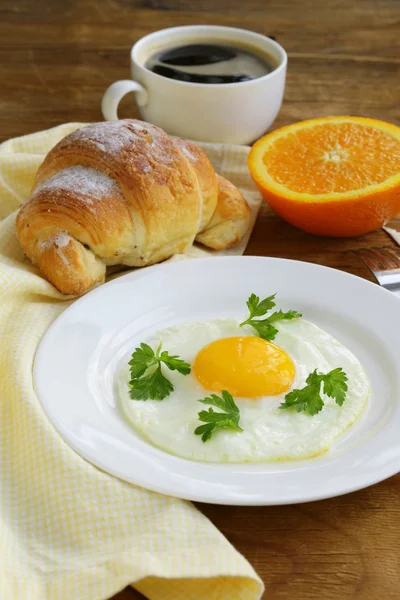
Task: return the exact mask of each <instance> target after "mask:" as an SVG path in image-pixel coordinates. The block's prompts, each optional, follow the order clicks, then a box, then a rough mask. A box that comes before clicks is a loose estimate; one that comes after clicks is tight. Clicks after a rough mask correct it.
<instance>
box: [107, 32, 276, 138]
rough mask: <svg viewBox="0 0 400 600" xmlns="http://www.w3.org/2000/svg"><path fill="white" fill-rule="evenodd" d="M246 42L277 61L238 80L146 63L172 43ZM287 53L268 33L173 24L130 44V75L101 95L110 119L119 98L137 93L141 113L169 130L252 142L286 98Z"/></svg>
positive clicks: (247, 45) (183, 135)
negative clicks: (163, 70) (193, 79)
mask: <svg viewBox="0 0 400 600" xmlns="http://www.w3.org/2000/svg"><path fill="white" fill-rule="evenodd" d="M207 42H213V43H225V44H229V45H233V46H235V44H236V45H239V46H244V47H245V48H248V49H249V50H251V48H254V50H255V52H257V54H261V56H262V55H263V54H264V55H265V56H266V58H267V59H268V58H269V61H271V60H272V61H273V63H274V65H275V69H274V70H272V71H271V72H270V73H268V74H267V75H263V76H262V77H258V78H257V79H252V80H249V81H242V82H238V83H223V84H205V83H188V82H184V81H178V80H175V79H168V78H167V77H163V76H161V75H157V74H156V73H153V72H152V71H150V70H149V69H146V67H145V63H146V61H147V59H148V58H149V57H150V56H152V55H154V54H155V53H156V52H158V51H160V50H163V49H166V48H171V47H173V46H178V45H183V44H188V43H190V44H193V43H207ZM286 65H287V56H286V52H285V50H284V49H283V48H282V46H280V45H279V44H278V43H277V42H275V41H273V40H271V39H270V38H268V37H266V36H264V35H260V34H258V33H254V32H252V31H247V30H245V29H236V28H234V27H220V26H217V25H193V26H191V25H189V26H184V27H171V28H170V29H162V30H161V31H156V32H155V33H150V34H149V35H146V36H145V37H143V38H141V39H140V40H139V41H138V42H136V44H135V45H134V46H133V47H132V50H131V71H132V80H131V79H128V80H124V81H116V82H115V83H113V84H112V85H110V87H109V88H108V89H107V91H106V92H105V94H104V96H103V100H102V112H103V116H104V118H105V119H106V120H107V121H113V120H115V119H118V114H117V109H118V104H119V102H120V101H121V99H122V98H123V97H124V96H125V94H127V93H129V92H135V93H136V102H137V105H138V107H139V112H140V115H141V118H142V119H143V120H145V121H148V122H150V123H153V124H154V125H158V126H159V127H162V129H164V130H165V131H167V132H168V133H169V134H171V135H177V136H180V137H184V138H189V139H192V140H199V141H206V142H225V143H229V144H249V143H251V142H253V141H254V140H256V139H257V138H259V137H260V136H261V135H263V133H265V131H266V130H267V129H268V127H269V126H270V125H271V124H272V123H273V121H274V119H275V117H276V115H277V114H278V111H279V109H280V107H281V104H282V98H283V93H284V89H285V78H286Z"/></svg>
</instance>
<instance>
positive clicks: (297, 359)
mask: <svg viewBox="0 0 400 600" xmlns="http://www.w3.org/2000/svg"><path fill="white" fill-rule="evenodd" d="M278 327H279V333H278V334H277V336H276V338H275V339H274V341H273V343H274V344H276V345H277V346H280V347H281V348H283V350H285V352H287V354H288V355H289V356H290V357H291V359H292V360H293V362H294V364H295V367H296V374H295V378H294V381H293V384H292V386H291V388H290V389H289V390H287V392H285V393H284V394H280V395H278V396H264V397H262V398H259V399H253V398H249V399H246V398H235V402H236V404H237V406H238V407H239V409H240V426H241V427H242V428H243V432H241V433H237V432H233V431H229V430H227V431H224V430H221V431H218V432H216V433H215V434H214V435H213V436H212V438H211V439H210V440H209V441H207V442H205V443H203V442H202V440H201V437H200V436H197V435H194V433H193V432H194V430H195V429H196V427H198V426H199V425H201V423H200V421H199V420H198V412H199V411H200V410H203V409H208V406H205V405H203V404H200V403H199V402H197V400H199V399H200V398H204V397H205V396H207V395H209V394H210V393H212V392H210V391H208V390H205V389H204V388H203V387H202V386H201V385H200V384H199V383H198V381H197V379H196V378H195V376H194V374H193V373H191V374H190V375H187V376H183V375H181V374H179V373H177V372H176V371H169V370H168V369H167V368H166V367H163V372H164V374H165V375H166V376H167V377H168V379H169V380H170V381H171V382H172V384H173V385H174V391H173V392H172V393H171V395H170V396H168V397H167V398H165V399H164V400H162V401H157V400H146V401H143V400H132V399H131V398H130V396H129V387H128V381H129V367H128V365H127V364H124V366H123V367H122V368H121V369H120V371H119V372H118V373H117V376H116V385H117V392H118V396H119V400H120V404H121V406H122V409H123V412H124V413H125V415H126V417H127V418H128V420H129V421H130V423H132V424H133V425H134V426H135V427H136V428H137V429H138V430H139V431H140V432H141V434H142V435H143V436H145V437H146V438H147V439H148V440H149V441H151V442H152V443H153V444H154V445H155V446H158V447H159V448H162V449H163V450H166V451H168V452H170V453H171V454H175V455H177V456H181V457H184V458H187V459H191V460H198V461H206V462H224V463H243V462H259V461H277V460H291V459H304V458H309V457H312V456H316V455H318V454H321V453H322V452H325V451H326V450H328V449H329V447H330V446H331V444H332V442H333V441H334V440H335V438H337V437H338V436H339V435H340V434H342V433H343V432H344V431H345V430H346V429H347V428H348V427H349V426H350V425H352V424H353V423H354V421H355V420H356V419H357V418H358V417H359V416H360V414H361V413H362V411H363V409H364V407H365V405H366V402H367V399H368V395H369V383H368V379H367V377H366V375H365V373H364V371H363V368H362V366H361V364H360V362H359V361H358V360H357V358H356V357H355V356H354V355H353V354H352V353H351V352H350V350H348V349H347V348H346V347H345V346H343V344H341V343H340V342H339V341H338V340H336V339H335V338H333V337H332V336H331V335H330V334H328V333H327V332H325V331H323V330H322V329H320V328H319V327H317V326H316V325H314V324H313V323H310V322H309V321H306V320H305V319H297V320H295V321H287V322H282V323H279V324H278ZM254 334H255V332H254V330H253V329H252V328H251V327H248V326H246V327H239V321H236V320H235V319H217V320H214V321H207V322H197V323H186V324H181V325H178V326H175V327H170V328H168V329H164V330H161V331H158V332H157V334H156V335H155V336H154V338H152V339H151V340H143V341H146V342H147V343H149V344H150V345H151V346H152V347H153V348H156V347H157V346H158V345H159V343H160V342H162V345H163V349H164V350H168V352H169V353H170V354H177V355H179V357H180V358H182V359H184V360H186V361H187V362H188V363H190V364H192V363H193V360H194V358H195V356H196V354H197V353H198V352H199V350H200V349H201V348H203V346H205V345H206V344H209V343H210V342H212V341H214V340H217V339H220V338H224V337H231V336H245V335H254ZM133 349H134V348H132V351H133ZM336 367H342V369H343V370H344V371H345V372H346V374H347V376H348V392H347V397H346V400H345V402H344V404H343V406H342V407H339V406H338V405H337V404H336V403H335V401H334V400H333V399H331V398H327V397H324V403H325V405H324V408H323V409H322V411H321V412H320V413H318V414H317V415H314V416H310V415H308V414H306V413H296V411H295V410H294V409H288V410H282V409H279V405H280V404H281V402H283V400H284V396H285V394H287V393H288V392H289V391H290V390H291V389H293V388H302V387H303V386H304V385H306V383H305V380H306V378H307V376H308V375H309V374H310V373H311V372H312V371H313V370H314V369H318V371H320V372H323V373H326V372H327V371H330V370H332V369H334V368H336ZM215 410H218V409H215Z"/></svg>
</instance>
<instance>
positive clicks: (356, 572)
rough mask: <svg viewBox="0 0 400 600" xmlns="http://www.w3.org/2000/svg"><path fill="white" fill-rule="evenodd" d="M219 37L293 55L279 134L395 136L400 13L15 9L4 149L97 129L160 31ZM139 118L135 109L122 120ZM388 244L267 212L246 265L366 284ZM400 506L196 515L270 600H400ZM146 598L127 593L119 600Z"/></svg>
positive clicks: (370, 8)
mask: <svg viewBox="0 0 400 600" xmlns="http://www.w3.org/2000/svg"><path fill="white" fill-rule="evenodd" d="M213 23H214V24H223V25H233V26H238V27H245V28H248V29H252V30H254V31H257V32H260V33H264V34H267V35H270V36H274V37H276V39H277V40H278V41H279V42H280V43H281V44H282V45H283V46H284V47H285V48H286V49H287V51H288V53H289V71H288V79H287V92H286V96H285V101H284V105H283V107H282V110H281V113H280V115H279V117H278V119H277V121H276V124H275V126H280V125H284V124H287V123H291V122H293V121H297V120H300V119H307V118H310V117H316V116H323V115H334V114H351V115H355V114H356V115H364V116H370V117H376V118H381V119H385V120H388V121H392V122H394V123H397V124H399V121H400V52H399V50H400V47H399V40H400V28H399V23H400V3H399V1H398V0H380V2H377V1H376V0H331V1H330V2H328V1H324V0H320V1H318V0H302V1H301V2H300V1H296V0H268V1H267V0H136V1H135V0H130V1H129V0H107V1H105V0H104V1H101V0H97V1H96V0H81V1H73V0H69V1H68V2H65V1H63V0H59V1H54V0H53V1H51V2H48V1H47V0H15V1H14V2H3V3H1V4H0V75H1V86H0V123H1V128H0V138H1V139H7V138H9V137H13V136H18V135H22V134H26V133H30V132H33V131H37V130H39V129H45V128H48V127H50V126H53V125H57V124H59V123H62V122H66V121H96V120H101V113H100V100H101V96H102V93H103V91H104V90H105V88H106V87H107V86H108V85H109V84H110V83H111V82H112V81H114V80H116V79H124V78H127V77H129V49H130V46H131V45H132V43H133V42H135V41H136V40H137V39H138V38H139V37H141V36H143V35H145V34H147V33H149V32H151V31H154V30H156V29H160V28H163V27H168V26H173V25H185V24H213ZM132 115H136V112H135V110H134V109H133V108H132V100H131V98H129V100H128V99H127V100H124V102H123V105H122V109H121V116H132ZM398 226H399V228H400V222H398ZM389 244H391V242H390V241H389V238H388V237H387V236H386V234H385V233H384V232H382V231H378V232H375V233H371V234H369V235H367V236H365V237H363V238H359V239H350V240H331V239H324V238H317V237H312V236H310V235H307V234H304V233H302V232H300V231H297V230H295V229H293V228H292V227H290V226H289V225H287V224H285V223H283V222H282V221H281V220H280V219H279V218H278V217H276V216H274V215H272V214H271V212H270V211H268V210H267V208H266V207H264V208H263V210H262V212H261V214H260V217H259V219H258V222H257V225H256V227H255V230H254V233H253V236H252V239H251V241H250V243H249V246H248V249H247V253H248V254H257V255H269V256H281V257H296V258H299V259H303V260H307V261H312V262H316V263H319V264H324V265H328V266H331V267H336V268H339V269H343V270H345V271H349V272H351V273H355V274H356V275H360V276H362V277H367V278H371V277H370V275H369V273H368V272H367V270H366V268H365V267H364V266H363V265H362V264H361V262H360V261H359V259H358V258H357V257H356V256H355V255H354V254H353V253H352V250H355V249H357V248H360V247H370V246H373V245H376V246H382V245H389ZM399 496H400V476H396V477H392V478H391V479H389V480H387V481H385V482H383V483H380V484H378V485H375V486H373V487H371V488H369V489H366V490H362V491H360V492H357V493H353V494H349V495H347V496H343V497H341V498H334V499H332V500H325V501H321V502H317V503H310V504H303V505H298V506H283V507H266V508H240V507H223V506H210V505H199V506H198V508H199V509H200V510H201V511H203V512H204V513H205V514H206V515H207V516H208V517H209V518H210V519H211V520H212V521H213V522H214V523H215V524H216V525H217V527H218V528H219V529H220V530H221V531H222V532H223V533H224V534H225V535H226V537H227V538H228V539H229V540H230V541H231V542H232V543H233V544H234V545H235V546H236V547H237V548H238V550H239V551H240V552H242V553H243V554H244V555H245V556H246V557H247V558H248V559H249V561H250V562H251V563H252V564H253V565H254V567H255V569H256V570H257V571H258V573H259V574H260V576H261V577H262V578H263V579H264V581H265V586H266V590H267V591H266V594H265V598H271V599H273V600H313V599H315V600H331V599H332V600H348V599H353V598H354V599H357V600H359V599H362V600H364V599H365V600H381V599H383V598H385V599H387V598H393V599H398V598H400V559H399V556H400V551H399V547H400V502H399ZM140 597H141V596H140V595H139V594H138V593H136V592H135V591H133V590H132V589H131V588H128V589H126V590H125V591H122V592H121V593H120V594H118V595H117V596H115V599H114V600H117V599H118V600H128V599H132V600H133V599H134V598H140ZM171 600H173V599H172V598H171ZM232 600H234V599H232Z"/></svg>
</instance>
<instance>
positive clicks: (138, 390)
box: [129, 364, 174, 400]
mask: <svg viewBox="0 0 400 600" xmlns="http://www.w3.org/2000/svg"><path fill="white" fill-rule="evenodd" d="M129 386H130V390H129V395H130V397H131V398H132V400H163V399H164V398H166V397H167V396H169V395H170V393H171V392H172V390H173V389H174V386H173V385H172V383H171V382H170V381H169V379H167V378H166V377H164V375H163V374H162V372H161V365H160V364H159V365H158V367H157V368H156V369H155V370H154V371H153V372H152V373H150V374H148V375H145V376H144V377H139V378H138V379H131V381H130V382H129Z"/></svg>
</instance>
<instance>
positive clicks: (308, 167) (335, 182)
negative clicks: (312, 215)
mask: <svg viewBox="0 0 400 600" xmlns="http://www.w3.org/2000/svg"><path fill="white" fill-rule="evenodd" d="M263 162H264V165H265V166H266V168H267V169H268V173H269V175H270V176H271V177H272V178H273V179H274V180H275V181H277V182H278V183H281V184H282V185H284V186H285V187H287V188H289V189H290V190H293V191H294V192H303V193H307V194H330V193H332V192H339V193H342V192H347V191H350V190H356V189H359V188H363V187H365V186H367V185H373V184H377V183H382V182H383V181H385V180H386V179H387V178H388V177H390V176H392V175H395V174H396V173H398V172H400V141H399V140H396V139H395V138H394V137H393V136H391V135H389V134H388V133H385V132H383V131H381V130H379V129H374V128H372V127H370V128H366V127H364V126H362V125H359V124H356V123H335V124H334V123H332V124H325V125H317V126H315V127H313V128H310V129H309V128H307V129H302V130H298V131H295V132H294V133H292V134H290V135H287V136H285V137H281V138H279V139H277V140H276V141H275V142H274V143H273V144H271V146H269V147H267V148H266V150H265V153H264V156H263Z"/></svg>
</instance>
